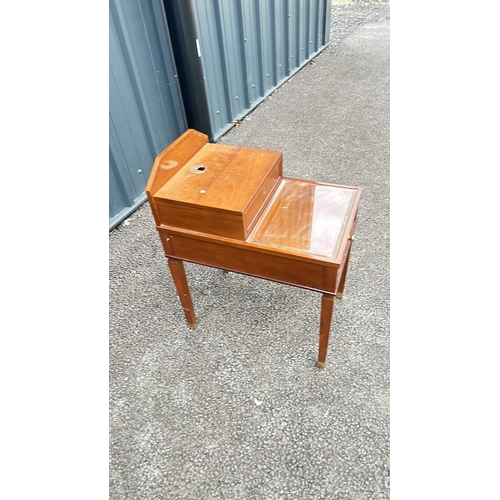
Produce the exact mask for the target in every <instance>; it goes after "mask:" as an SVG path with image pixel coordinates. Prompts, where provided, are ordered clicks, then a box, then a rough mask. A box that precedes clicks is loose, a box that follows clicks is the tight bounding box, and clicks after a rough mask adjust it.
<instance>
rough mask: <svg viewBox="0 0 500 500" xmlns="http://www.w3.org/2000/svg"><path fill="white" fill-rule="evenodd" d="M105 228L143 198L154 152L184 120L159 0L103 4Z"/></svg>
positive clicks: (177, 133) (182, 128)
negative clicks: (106, 7) (106, 94)
mask: <svg viewBox="0 0 500 500" xmlns="http://www.w3.org/2000/svg"><path fill="white" fill-rule="evenodd" d="M109 126H110V130H109V228H110V230H111V229H112V228H113V227H115V226H116V225H117V224H119V223H120V222H121V221H122V220H123V219H124V218H126V217H127V216H128V215H129V214H130V213H131V212H133V211H134V210H135V209H136V208H137V207H138V206H139V205H140V204H141V203H143V202H144V201H145V200H146V195H145V193H144V188H145V187H146V183H147V180H148V177H149V174H150V172H151V168H152V166H153V163H154V160H155V158H156V156H157V155H158V153H160V152H161V151H162V150H163V149H165V148H166V147H167V146H168V145H169V144H170V143H172V142H173V141H174V140H175V139H177V137H179V136H180V135H181V134H182V133H183V132H184V131H185V130H187V128H188V127H187V122H186V117H185V113H184V108H183V104H182V96H181V91H180V88H179V84H178V78H177V73H176V69H175V63H174V57H173V54H172V48H171V44H170V35H169V32H168V27H167V22H166V19H165V13H164V9H163V3H162V2H161V1H160V0H139V1H137V0H110V2H109Z"/></svg>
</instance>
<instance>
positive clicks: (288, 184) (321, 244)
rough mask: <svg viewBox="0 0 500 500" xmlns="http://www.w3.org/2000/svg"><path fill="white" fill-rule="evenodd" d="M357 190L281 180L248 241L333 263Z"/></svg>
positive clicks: (298, 180)
mask: <svg viewBox="0 0 500 500" xmlns="http://www.w3.org/2000/svg"><path fill="white" fill-rule="evenodd" d="M358 191H359V190H358V189H357V188H350V187H347V186H335V185H332V184H324V183H318V182H311V181H305V180H300V179H286V178H285V179H282V180H281V182H280V185H279V187H278V189H277V191H276V193H275V195H274V196H273V199H272V200H271V201H270V203H269V206H268V208H267V209H266V211H265V212H264V214H263V216H262V217H261V220H260V221H259V222H258V224H257V227H256V229H255V231H254V232H253V233H252V234H251V236H250V238H249V241H251V242H254V243H258V244H261V245H268V246H272V247H277V248H285V249H289V250H294V251H302V252H306V253H310V254H314V255H318V256H323V257H328V258H332V259H334V258H335V257H336V256H337V253H338V251H339V249H340V246H341V243H342V239H343V237H344V233H345V230H346V229H347V228H348V226H349V223H350V222H352V221H350V218H352V207H353V204H354V203H355V202H356V197H357V194H358Z"/></svg>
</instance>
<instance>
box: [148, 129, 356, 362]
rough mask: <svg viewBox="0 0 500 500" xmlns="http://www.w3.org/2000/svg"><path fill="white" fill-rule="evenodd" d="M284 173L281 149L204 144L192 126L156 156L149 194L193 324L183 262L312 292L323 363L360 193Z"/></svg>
mask: <svg viewBox="0 0 500 500" xmlns="http://www.w3.org/2000/svg"><path fill="white" fill-rule="evenodd" d="M198 165H202V166H203V167H201V169H200V168H198ZM190 169H191V170H190ZM194 169H198V170H194ZM282 169H283V167H282V154H281V153H280V152H277V151H268V150H257V149H250V148H242V147H237V146H226V145H219V144H217V145H216V144H209V143H208V137H207V136H206V135H204V134H200V133H198V132H196V131H194V130H188V131H187V132H186V133H185V134H183V135H182V136H181V137H180V138H179V139H178V140H177V141H175V142H174V143H173V144H172V145H171V146H169V147H168V148H167V149H166V150H165V151H163V152H162V153H160V155H158V157H157V159H156V161H155V164H154V166H153V170H152V173H151V176H150V178H149V181H148V185H147V187H146V192H147V194H148V199H149V202H150V204H151V208H152V211H153V215H154V217H155V221H156V225H157V230H158V232H159V235H160V238H161V242H162V244H163V248H164V250H165V255H166V256H167V258H168V265H169V268H170V271H171V274H172V277H173V280H174V283H175V286H176V289H177V293H178V295H179V298H180V301H181V304H182V307H183V309H184V313H185V316H186V319H187V321H188V324H189V325H190V326H194V325H195V324H196V317H195V314H194V308H193V304H192V300H191V295H190V292H189V288H188V283H187V279H186V274H185V271H184V266H183V263H182V262H183V261H189V262H193V263H196V264H201V265H206V266H211V267H217V268H221V269H226V270H229V271H234V272H238V273H242V274H247V275H251V276H255V277H259V278H264V279H269V280H272V281H277V282H281V283H286V284H289V285H293V286H298V287H303V288H307V289H310V290H315V291H318V292H320V293H321V294H322V300H321V320H320V335H319V345H318V365H319V366H324V363H325V359H326V352H327V347H328V339H329V335H330V327H331V320H332V314H333V308H334V302H335V295H336V294H339V295H341V294H342V293H343V291H344V287H345V282H346V276H347V269H348V265H349V257H350V252H351V238H350V236H351V235H352V234H353V232H354V229H355V226H356V213H357V210H358V206H359V201H360V197H361V189H360V188H356V187H352V186H339V185H335V184H327V183H320V182H314V181H307V180H303V179H290V178H285V177H283V172H282Z"/></svg>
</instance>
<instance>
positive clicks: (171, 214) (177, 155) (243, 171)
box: [146, 130, 283, 240]
mask: <svg viewBox="0 0 500 500" xmlns="http://www.w3.org/2000/svg"><path fill="white" fill-rule="evenodd" d="M186 139H189V141H187V140H186ZM193 142H194V143H195V145H194V146H193ZM189 145H190V146H191V148H190V149H188V146H189ZM181 163H182V164H181ZM155 167H156V168H155ZM282 168H283V167H282V153H280V152H278V151H268V150H262V149H252V148H242V147H237V146H226V145H221V144H209V143H208V138H207V136H204V135H203V134H200V133H199V132H195V131H193V130H188V131H187V132H186V133H185V134H183V135H182V136H181V137H180V138H179V139H178V140H177V141H175V142H174V143H173V144H172V145H171V146H170V147H169V148H167V150H165V151H164V153H162V155H160V156H159V158H158V159H157V162H155V166H154V169H155V172H156V175H155V172H152V175H151V178H150V183H148V186H147V188H146V191H147V193H148V196H149V197H150V203H151V205H152V206H154V215H155V218H156V223H157V225H166V226H172V227H178V228H182V229H190V230H194V231H200V232H204V233H208V234H212V235H216V236H224V237H227V238H233V239H237V240H246V238H247V237H248V235H249V234H250V232H251V231H252V229H253V228H254V226H255V224H256V222H257V220H258V219H259V216H260V214H261V213H262V211H263V210H264V209H265V207H266V205H267V203H268V201H269V199H270V198H271V196H272V195H273V193H274V191H275V190H276V188H277V186H278V183H279V180H280V179H281V176H282ZM164 170H174V172H171V174H172V175H170V176H166V180H165V182H161V181H160V182H155V179H156V177H157V176H158V177H159V176H161V174H162V173H164V172H162V171H164ZM149 184H151V186H150V185H149ZM155 188H156V189H155Z"/></svg>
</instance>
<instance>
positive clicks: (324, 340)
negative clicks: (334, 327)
mask: <svg viewBox="0 0 500 500" xmlns="http://www.w3.org/2000/svg"><path fill="white" fill-rule="evenodd" d="M334 303H335V297H334V296H333V295H329V294H326V293H325V294H323V297H322V298H321V321H320V327H319V346H318V366H319V367H320V368H323V367H324V366H325V361H326V351H327V348H328V339H329V337H330V327H331V324H332V314H333V305H334Z"/></svg>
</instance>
